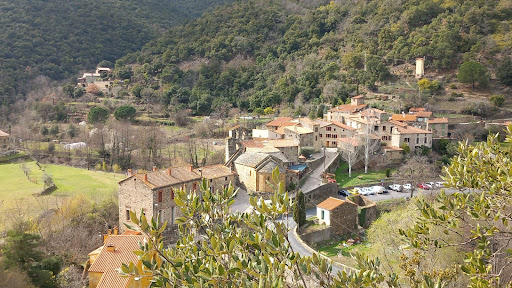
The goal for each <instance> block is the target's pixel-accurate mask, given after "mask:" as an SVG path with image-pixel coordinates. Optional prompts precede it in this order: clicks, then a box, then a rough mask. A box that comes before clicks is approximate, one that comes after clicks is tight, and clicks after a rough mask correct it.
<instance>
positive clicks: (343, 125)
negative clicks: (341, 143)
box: [330, 121, 356, 130]
mask: <svg viewBox="0 0 512 288" xmlns="http://www.w3.org/2000/svg"><path fill="white" fill-rule="evenodd" d="M330 124H333V125H336V126H338V127H340V128H343V129H345V130H356V129H355V128H352V127H350V126H348V125H345V124H343V123H340V122H338V121H332V123H330Z"/></svg>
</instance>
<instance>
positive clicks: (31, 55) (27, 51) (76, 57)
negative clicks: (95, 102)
mask: <svg viewBox="0 0 512 288" xmlns="http://www.w3.org/2000/svg"><path fill="white" fill-rule="evenodd" d="M228 2H230V0H213V1H209V0H192V1H190V0H188V1H186V0H141V1H134V0H124V1H118V0H89V1H78V0H72V1H69V0H51V1H45V0H19V1H6V0H0V14H1V15H2V17H0V27H2V29H0V96H4V99H3V100H7V98H10V97H13V96H15V95H21V94H23V93H24V92H25V91H24V90H23V83H24V81H26V80H27V79H30V78H32V77H34V76H37V75H44V76H48V77H50V78H51V79H54V80H60V79H64V78H68V77H71V76H76V75H75V74H76V73H77V72H78V71H79V70H81V69H91V68H94V67H95V65H97V64H98V63H99V62H100V61H102V60H107V61H110V62H115V60H116V59H118V58H120V57H122V56H124V55H125V54H126V53H128V52H133V51H136V50H138V49H140V48H141V47H142V45H144V44H145V43H147V42H148V41H149V40H151V39H153V38H154V37H157V36H158V35H160V34H161V33H162V32H163V31H165V30H167V29H168V28H170V27H172V26H174V25H177V24H180V23H183V22H184V21H185V20H187V19H191V18H194V17H198V16H200V15H201V14H202V13H203V12H204V11H206V10H208V9H209V8H211V7H213V6H215V5H219V4H224V3H228Z"/></svg>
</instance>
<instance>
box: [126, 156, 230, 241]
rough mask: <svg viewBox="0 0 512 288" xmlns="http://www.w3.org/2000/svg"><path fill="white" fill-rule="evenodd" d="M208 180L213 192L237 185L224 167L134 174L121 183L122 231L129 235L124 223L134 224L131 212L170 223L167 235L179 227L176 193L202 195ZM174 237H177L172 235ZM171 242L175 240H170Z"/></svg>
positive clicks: (180, 168)
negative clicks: (184, 192) (203, 181)
mask: <svg viewBox="0 0 512 288" xmlns="http://www.w3.org/2000/svg"><path fill="white" fill-rule="evenodd" d="M202 178H205V179H206V180H207V181H208V185H209V189H210V191H214V190H216V189H222V188H223V187H225V186H227V185H229V183H233V185H234V184H235V182H236V177H235V173H234V172H232V171H231V169H230V168H228V167H226V166H223V165H213V166H205V167H201V168H196V169H194V168H193V167H192V166H191V165H190V166H184V167H170V168H167V169H164V170H157V169H156V168H154V169H153V171H151V172H147V173H135V174H132V175H130V176H128V177H127V178H125V179H123V180H121V181H120V182H119V227H121V232H124V231H126V228H125V225H124V223H131V221H130V220H131V219H130V214H129V212H130V210H131V211H135V212H136V213H140V212H141V211H142V212H143V213H144V214H145V215H146V217H147V218H148V219H150V218H151V217H155V218H156V217H157V216H160V221H161V222H162V223H163V222H165V221H168V225H167V227H168V228H167V229H166V230H167V231H166V232H168V234H173V233H172V231H174V230H175V229H176V228H177V226H176V224H175V220H176V218H177V217H180V215H181V211H180V209H179V207H177V205H176V203H175V201H174V194H175V191H177V190H179V189H183V190H186V191H192V192H198V193H199V181H201V179H202ZM169 236H171V237H172V236H174V235H169ZM171 239H172V238H171Z"/></svg>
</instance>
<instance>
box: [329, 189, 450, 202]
mask: <svg viewBox="0 0 512 288" xmlns="http://www.w3.org/2000/svg"><path fill="white" fill-rule="evenodd" d="M441 189H444V190H445V192H446V193H454V192H455V191H457V190H456V189H450V188H434V189H431V190H425V189H421V188H416V189H414V195H413V196H415V195H417V194H423V195H425V194H437V193H438V192H440V191H441ZM387 191H388V193H383V194H374V195H365V197H368V199H370V200H372V201H374V202H378V201H383V200H389V199H398V198H407V197H411V190H407V189H404V190H402V191H401V192H397V191H393V190H390V189H387ZM338 198H339V199H345V196H343V195H339V193H338Z"/></svg>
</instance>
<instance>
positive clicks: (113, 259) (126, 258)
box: [89, 235, 144, 288]
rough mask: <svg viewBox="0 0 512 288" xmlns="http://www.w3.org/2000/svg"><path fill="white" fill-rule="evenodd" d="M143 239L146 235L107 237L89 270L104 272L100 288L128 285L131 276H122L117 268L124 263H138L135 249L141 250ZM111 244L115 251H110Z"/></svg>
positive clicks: (99, 284)
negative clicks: (140, 245) (140, 243)
mask: <svg viewBox="0 0 512 288" xmlns="http://www.w3.org/2000/svg"><path fill="white" fill-rule="evenodd" d="M143 241H144V236H142V235H110V236H108V237H107V239H106V240H105V243H104V245H103V246H102V247H101V251H100V252H99V254H98V256H97V258H96V260H95V261H94V262H93V263H92V265H91V267H90V268H89V272H100V273H103V275H102V277H101V279H100V281H99V283H98V286H97V287H98V288H107V287H108V288H110V287H116V288H117V287H119V288H121V287H123V288H124V287H126V285H127V284H128V282H129V280H130V277H121V275H120V274H119V273H118V272H117V271H116V270H117V269H119V268H121V266H122V264H129V263H130V262H133V263H135V264H136V263H137V262H138V261H139V259H138V257H137V255H135V253H133V251H136V250H139V249H140V248H139V242H143ZM110 245H113V246H114V249H115V250H114V251H108V249H109V248H108V247H109V246H110ZM93 252H95V251H93ZM91 253H92V252H91Z"/></svg>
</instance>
